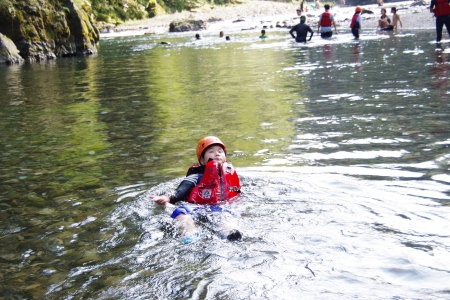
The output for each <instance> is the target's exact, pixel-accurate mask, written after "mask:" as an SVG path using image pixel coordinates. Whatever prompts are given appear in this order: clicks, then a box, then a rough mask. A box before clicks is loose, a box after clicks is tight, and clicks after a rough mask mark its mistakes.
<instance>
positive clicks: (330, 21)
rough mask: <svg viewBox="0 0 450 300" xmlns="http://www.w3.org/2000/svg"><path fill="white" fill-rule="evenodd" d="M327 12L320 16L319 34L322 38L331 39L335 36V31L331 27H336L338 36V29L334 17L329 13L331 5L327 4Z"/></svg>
mask: <svg viewBox="0 0 450 300" xmlns="http://www.w3.org/2000/svg"><path fill="white" fill-rule="evenodd" d="M324 8H325V12H324V13H322V14H321V15H320V16H319V24H318V26H317V33H320V36H321V37H322V38H330V37H332V36H333V31H332V29H331V25H333V26H334V31H335V32H336V34H338V32H337V29H336V23H335V22H334V17H333V15H332V14H330V13H329V12H328V11H329V10H330V5H328V4H325V6H324Z"/></svg>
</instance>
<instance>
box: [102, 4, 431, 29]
mask: <svg viewBox="0 0 450 300" xmlns="http://www.w3.org/2000/svg"><path fill="white" fill-rule="evenodd" d="M413 4H414V1H403V2H393V3H387V4H385V5H384V8H386V9H387V11H388V15H389V16H391V14H390V8H391V7H393V6H395V7H397V9H398V14H399V15H400V16H401V20H402V23H403V28H402V30H416V29H434V28H435V19H434V17H433V15H432V14H431V13H430V12H429V9H428V7H429V6H428V5H413ZM299 7H300V2H289V3H286V2H273V1H253V0H249V1H246V2H245V3H243V4H237V5H229V6H221V7H216V8H208V7H205V8H202V9H199V10H198V11H197V12H180V13H176V14H171V15H164V16H158V17H155V18H152V19H146V20H140V21H131V22H127V23H124V24H121V25H118V26H116V27H113V28H109V30H103V33H102V34H101V36H118V35H121V36H123V35H125V36H126V35H138V34H164V33H167V32H168V31H169V24H170V23H171V22H172V21H174V20H183V19H188V18H193V19H199V20H203V21H207V22H208V24H209V27H208V29H207V30H214V31H218V30H224V31H225V32H228V31H230V30H231V31H233V30H234V31H236V30H246V29H260V28H262V26H268V27H269V28H270V27H272V28H274V27H277V25H278V26H291V25H294V24H296V23H298V22H299V20H298V16H297V14H296V9H297V8H299ZM362 7H363V8H364V9H365V10H368V11H371V12H373V14H366V13H365V14H363V15H362V17H363V30H369V31H370V30H375V29H376V27H377V24H378V18H379V16H380V8H381V7H379V6H378V5H377V4H373V5H363V6H362ZM354 9H355V7H354V6H335V7H333V8H332V9H331V10H330V12H331V13H332V14H334V16H335V20H336V23H337V26H338V31H349V24H350V19H351V17H352V15H353V12H354ZM322 12H323V9H313V8H311V7H309V10H308V11H307V12H304V13H303V15H306V16H307V23H308V24H309V25H310V26H311V27H312V28H313V29H315V28H316V26H317V25H316V24H317V21H318V16H319V15H320V14H321V13H322ZM237 20H239V21H240V22H236V21H237Z"/></svg>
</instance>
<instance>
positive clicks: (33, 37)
mask: <svg viewBox="0 0 450 300" xmlns="http://www.w3.org/2000/svg"><path fill="white" fill-rule="evenodd" d="M89 12H90V4H89V2H87V1H85V0H61V1H41V0H12V1H5V2H0V32H1V33H2V34H4V35H5V36H7V37H8V38H10V39H11V40H12V41H13V42H14V44H15V45H16V47H17V49H18V51H19V53H20V56H21V57H22V58H24V59H25V60H27V61H36V60H47V59H54V58H56V57H63V56H72V55H87V54H93V53H96V52H97V43H98V41H99V32H98V30H97V28H96V27H95V26H94V25H93V21H92V19H91V17H90V15H89Z"/></svg>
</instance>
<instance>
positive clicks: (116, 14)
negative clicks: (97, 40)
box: [90, 0, 237, 23]
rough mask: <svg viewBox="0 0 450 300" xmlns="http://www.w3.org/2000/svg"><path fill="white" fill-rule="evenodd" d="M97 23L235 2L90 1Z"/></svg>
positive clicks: (141, 17) (203, 0) (207, 0)
mask: <svg viewBox="0 0 450 300" xmlns="http://www.w3.org/2000/svg"><path fill="white" fill-rule="evenodd" d="M90 2H91V4H92V13H93V14H94V16H95V18H96V19H97V21H104V22H112V23H119V22H123V21H126V20H138V19H145V18H148V17H154V16H156V15H160V14H164V13H174V12H177V11H183V10H192V9H195V8H197V7H201V6H203V5H223V4H229V3H236V2H237V0H90Z"/></svg>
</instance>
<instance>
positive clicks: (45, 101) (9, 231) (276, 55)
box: [0, 30, 450, 299]
mask: <svg viewBox="0 0 450 300" xmlns="http://www.w3.org/2000/svg"><path fill="white" fill-rule="evenodd" d="M192 35H193V34H191V33H189V34H176V35H164V36H136V37H126V38H110V39H103V40H102V42H101V47H100V53H99V54H98V55H97V56H92V57H86V58H79V57H78V58H69V59H58V60H56V61H52V62H49V63H45V64H25V65H20V66H0V77H1V80H0V91H1V93H0V105H1V109H0V124H1V128H2V130H1V133H0V138H1V144H0V147H1V155H2V157H1V158H2V165H1V181H2V184H1V186H2V188H1V194H0V217H1V218H0V241H1V244H2V247H1V248H0V270H1V271H0V286H1V287H0V298H5V299H32V298H37V299H39V298H41V299H295V298H299V299H349V298H358V299H444V298H448V297H450V234H449V228H450V208H449V203H450V202H449V200H450V196H449V186H448V184H449V182H450V176H449V159H450V153H449V151H448V149H449V144H450V127H449V123H448V120H449V117H450V111H449V104H448V100H449V94H450V81H449V69H450V44H449V43H447V42H444V43H443V44H442V45H436V44H435V43H433V42H432V41H433V40H434V32H430V31H423V32H403V33H398V34H394V35H376V34H375V32H370V31H368V32H366V35H364V36H363V37H362V39H361V41H359V42H355V41H353V40H352V38H351V35H350V34H348V33H347V34H341V35H339V36H337V37H336V38H335V39H333V40H331V41H323V40H320V39H319V38H317V37H315V38H313V42H312V43H311V44H307V45H298V44H295V43H293V42H292V40H291V39H288V35H287V32H286V31H281V30H280V31H269V32H268V35H269V39H268V40H266V41H260V40H259V39H258V36H259V32H256V31H250V32H234V33H232V41H231V42H228V43H227V42H224V41H223V40H220V39H219V38H218V37H216V35H215V33H214V34H212V33H211V34H205V36H204V39H203V40H201V41H193V40H192ZM162 41H165V42H170V43H171V45H162V44H159V43H160V42H162ZM210 134H213V135H217V136H219V137H220V138H221V139H222V140H223V141H224V142H225V143H226V144H227V147H228V149H229V152H228V154H229V160H230V161H232V162H233V164H234V165H235V167H237V169H238V173H239V174H240V175H241V178H242V183H243V196H242V199H241V200H240V201H238V202H236V203H233V204H231V205H230V206H231V209H233V210H234V211H235V212H236V213H238V214H239V215H240V217H239V218H238V223H239V224H238V225H239V226H240V227H241V228H242V231H243V233H244V238H243V240H242V241H240V242H228V241H226V240H222V239H220V237H218V236H217V235H215V234H214V233H213V232H212V231H211V230H209V229H208V227H207V226H201V227H200V230H201V231H202V233H203V235H202V238H201V239H200V240H199V241H196V242H194V243H192V244H186V245H185V244H183V243H182V239H181V237H180V235H179V232H178V231H177V230H176V228H175V227H174V226H173V223H172V220H171V219H170V217H169V216H170V212H171V211H172V210H173V207H167V208H162V207H158V206H156V205H154V204H153V203H152V202H151V201H149V200H148V199H147V195H148V194H159V193H167V192H169V191H171V190H172V189H173V188H175V187H176V185H177V183H178V182H179V181H180V179H181V178H182V176H183V175H184V173H185V172H186V170H187V168H188V167H189V166H190V165H191V164H192V163H194V162H195V155H194V153H195V146H196V142H197V141H198V140H199V139H200V138H202V137H203V136H205V135H210Z"/></svg>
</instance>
